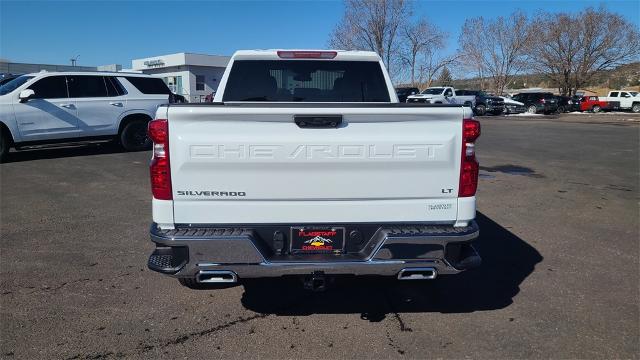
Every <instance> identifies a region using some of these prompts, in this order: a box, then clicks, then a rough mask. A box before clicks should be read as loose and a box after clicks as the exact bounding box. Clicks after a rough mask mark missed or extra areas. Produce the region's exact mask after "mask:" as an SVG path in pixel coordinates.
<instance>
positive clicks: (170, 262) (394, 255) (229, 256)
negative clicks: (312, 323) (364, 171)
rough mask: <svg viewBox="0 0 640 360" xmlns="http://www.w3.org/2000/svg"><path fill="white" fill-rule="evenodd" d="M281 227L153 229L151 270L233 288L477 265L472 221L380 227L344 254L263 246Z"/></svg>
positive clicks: (424, 273) (425, 274)
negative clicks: (247, 282)
mask: <svg viewBox="0 0 640 360" xmlns="http://www.w3.org/2000/svg"><path fill="white" fill-rule="evenodd" d="M287 226H288V225H287ZM292 226H294V225H292ZM350 226H359V225H357V224H356V225H347V228H349V227H350ZM280 228H282V226H281V225H274V226H266V225H257V226H247V227H224V228H223V227H215V228H213V227H195V228H194V227H178V228H176V229H173V230H161V229H159V228H158V227H157V226H156V224H153V225H152V226H151V240H152V241H153V242H154V243H156V249H155V251H154V252H153V253H152V254H151V256H150V258H149V268H150V269H151V270H154V271H158V272H161V273H164V274H169V275H172V276H175V277H185V278H196V280H198V281H200V282H237V281H238V279H242V278H261V277H280V276H285V275H308V274H312V273H315V272H323V273H324V274H327V275H382V276H397V277H398V278H399V279H402V280H414V279H415V280H418V279H433V278H435V277H436V276H438V275H445V274H457V273H459V272H461V271H464V270H467V269H471V268H474V267H477V266H479V265H480V263H481V259H480V256H479V254H478V252H477V251H476V250H475V249H474V247H473V246H472V244H471V243H472V241H473V240H474V239H476V238H477V237H478V234H479V230H478V226H477V224H476V223H475V221H474V222H471V223H470V224H469V226H467V227H462V228H454V227H453V226H451V225H380V226H378V227H377V228H375V229H373V230H372V231H370V232H369V233H370V234H371V235H370V236H369V237H365V238H364V239H356V240H358V241H359V242H360V243H362V244H361V245H360V246H357V247H352V248H354V249H356V250H357V251H347V252H346V253H345V254H341V255H334V254H326V255H291V254H289V253H287V252H286V251H283V250H281V249H282V248H286V242H287V239H286V235H285V238H284V239H278V241H283V242H284V243H285V245H284V246H282V245H281V244H280V243H279V242H272V241H266V240H265V239H264V238H265V237H266V235H265V234H269V232H270V231H272V230H274V229H275V230H274V232H278V231H279V230H277V229H280ZM364 233H365V234H366V233H367V231H364ZM280 235H281V234H280ZM274 237H275V236H274ZM269 240H271V239H269ZM354 241H355V240H354ZM274 244H276V245H274ZM352 245H353V244H352ZM274 246H275V248H274ZM347 248H348V249H349V245H347Z"/></svg>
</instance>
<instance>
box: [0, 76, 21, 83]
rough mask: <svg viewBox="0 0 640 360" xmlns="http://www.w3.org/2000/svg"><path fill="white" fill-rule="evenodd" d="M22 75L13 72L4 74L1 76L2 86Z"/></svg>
mask: <svg viewBox="0 0 640 360" xmlns="http://www.w3.org/2000/svg"><path fill="white" fill-rule="evenodd" d="M18 76H20V75H13V74H2V76H1V77H0V86H2V85H4V84H6V83H8V82H9V81H11V80H13V79H15V78H17V77H18Z"/></svg>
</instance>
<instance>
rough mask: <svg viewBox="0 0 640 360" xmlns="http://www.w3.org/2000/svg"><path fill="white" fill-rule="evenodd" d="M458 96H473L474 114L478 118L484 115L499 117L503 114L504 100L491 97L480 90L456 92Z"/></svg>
mask: <svg viewBox="0 0 640 360" xmlns="http://www.w3.org/2000/svg"><path fill="white" fill-rule="evenodd" d="M456 95H458V96H475V107H474V112H475V113H476V115H478V116H482V115H484V114H486V113H490V114H493V115H500V114H502V113H503V112H504V100H503V99H502V98H500V97H498V96H491V95H489V94H487V93H486V92H484V91H482V90H456Z"/></svg>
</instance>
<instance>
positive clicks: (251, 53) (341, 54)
mask: <svg viewBox="0 0 640 360" xmlns="http://www.w3.org/2000/svg"><path fill="white" fill-rule="evenodd" d="M331 55H332V56H331ZM324 56H326V57H324ZM231 58H232V59H235V60H245V59H246V60H284V59H289V60H293V59H306V60H314V59H318V60H322V59H327V60H333V61H336V60H337V61H380V56H378V54H376V53H375V52H373V51H352V50H318V49H268V50H238V51H236V52H235V53H234V54H233V55H232V57H231Z"/></svg>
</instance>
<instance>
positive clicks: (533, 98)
mask: <svg viewBox="0 0 640 360" xmlns="http://www.w3.org/2000/svg"><path fill="white" fill-rule="evenodd" d="M512 99H513V100H515V101H518V102H521V103H523V104H524V106H525V108H526V109H527V112H528V113H530V114H537V113H544V114H551V113H554V112H556V111H558V100H557V99H556V97H555V95H553V94H552V93H545V92H526V93H520V94H516V95H515V96H513V98H512Z"/></svg>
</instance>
